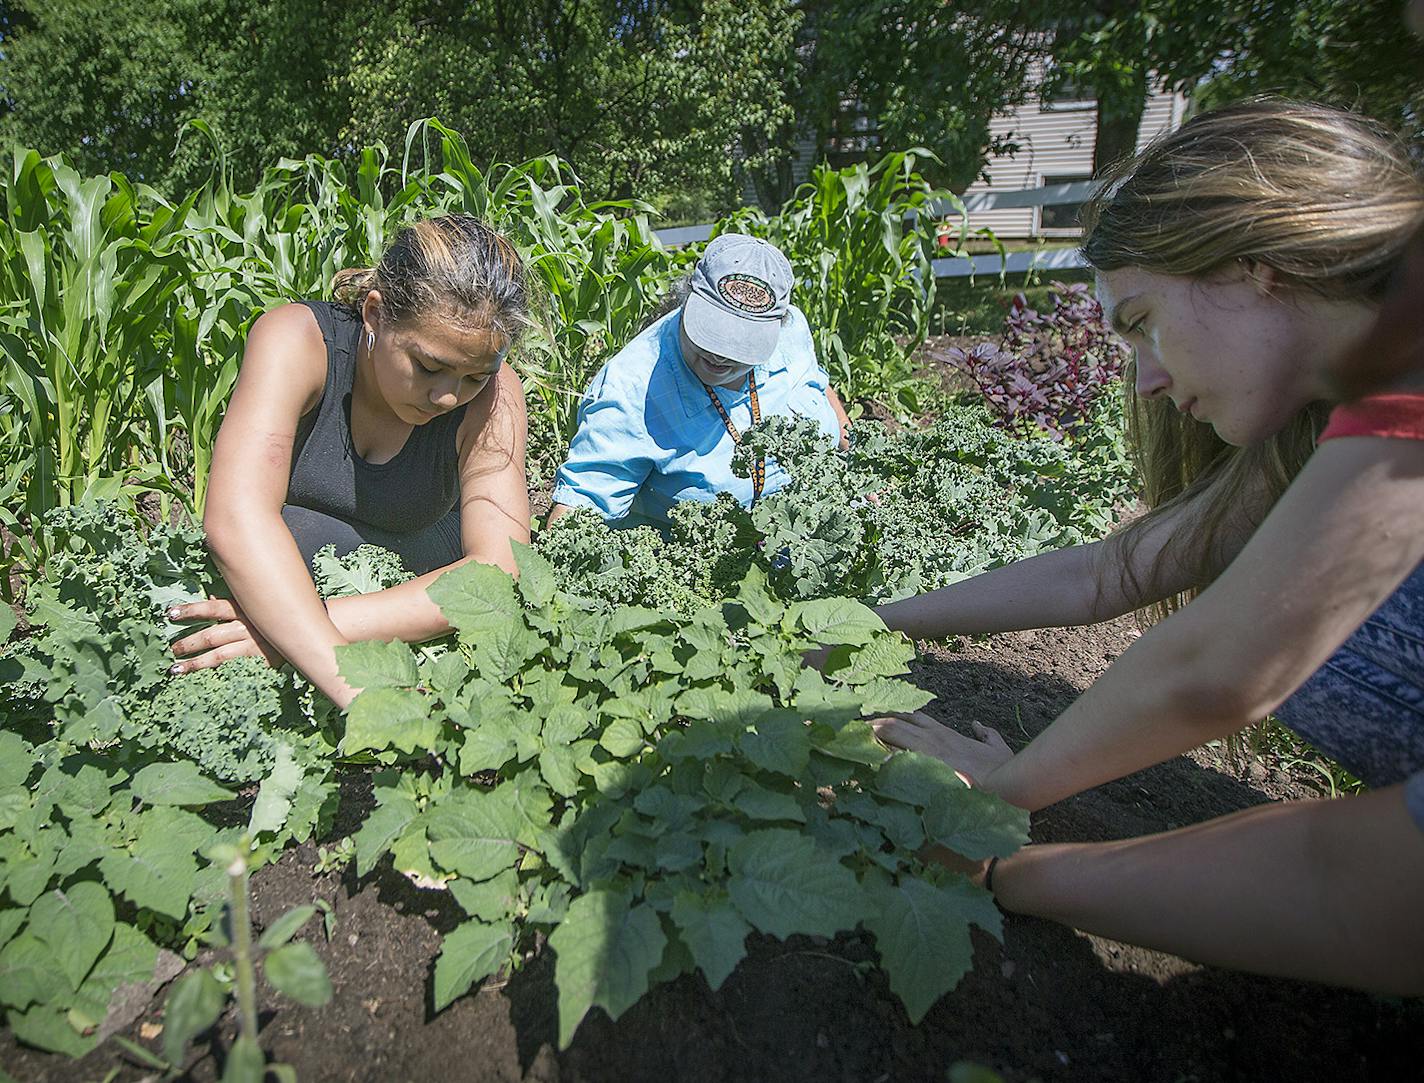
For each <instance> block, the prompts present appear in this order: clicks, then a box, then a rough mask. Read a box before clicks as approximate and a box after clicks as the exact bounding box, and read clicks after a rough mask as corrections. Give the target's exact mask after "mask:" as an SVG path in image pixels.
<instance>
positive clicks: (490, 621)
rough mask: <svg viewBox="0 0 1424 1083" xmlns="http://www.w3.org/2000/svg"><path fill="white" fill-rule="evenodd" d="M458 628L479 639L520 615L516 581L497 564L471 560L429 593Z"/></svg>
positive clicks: (446, 617)
mask: <svg viewBox="0 0 1424 1083" xmlns="http://www.w3.org/2000/svg"><path fill="white" fill-rule="evenodd" d="M425 592H426V593H427V594H428V595H430V600H431V601H433V602H434V603H435V604H436V605H438V606H439V607H440V612H441V613H443V614H444V615H445V619H446V620H448V621H449V622H450V623H451V624H452V625H453V626H454V627H455V628H457V629H459V630H460V631H461V632H463V633H464V634H466V635H468V636H470V637H472V638H475V639H478V637H479V635H480V634H481V633H482V632H484V631H485V630H487V629H490V628H498V627H501V626H503V625H507V624H508V623H509V621H510V620H511V618H515V619H518V618H519V616H520V605H519V599H518V598H516V597H515V595H514V580H513V579H511V578H510V576H509V573H507V572H504V571H501V570H500V569H499V568H496V567H495V566H494V565H493V564H479V563H476V562H474V561H471V562H470V563H469V564H462V565H460V566H459V567H458V568H452V569H451V570H450V571H448V572H446V573H445V574H444V575H442V576H440V578H438V579H436V580H435V582H433V583H431V584H430V586H429V587H427V588H426V591H425Z"/></svg>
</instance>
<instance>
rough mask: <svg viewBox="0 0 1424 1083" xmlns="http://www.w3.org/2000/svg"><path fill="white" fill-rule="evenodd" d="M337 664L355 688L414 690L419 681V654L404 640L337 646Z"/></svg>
mask: <svg viewBox="0 0 1424 1083" xmlns="http://www.w3.org/2000/svg"><path fill="white" fill-rule="evenodd" d="M336 665H337V670H338V672H339V673H340V674H341V676H342V677H344V678H345V679H346V682H347V683H348V684H350V685H351V687H352V688H411V687H413V686H414V685H415V683H416V681H417V680H419V674H418V673H417V671H416V666H415V654H414V653H413V652H412V651H411V649H410V647H409V645H407V644H405V643H402V642H401V641H400V640H394V641H392V642H390V643H382V642H380V641H378V640H368V641H363V642H359V643H350V644H346V645H344V646H340V647H337V648H336Z"/></svg>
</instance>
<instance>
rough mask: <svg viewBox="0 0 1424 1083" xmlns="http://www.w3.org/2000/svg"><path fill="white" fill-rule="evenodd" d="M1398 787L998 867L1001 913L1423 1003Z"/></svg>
mask: <svg viewBox="0 0 1424 1083" xmlns="http://www.w3.org/2000/svg"><path fill="white" fill-rule="evenodd" d="M1403 791H1404V787H1403V786H1402V785H1398V786H1390V787H1388V788H1387V789H1383V790H1377V791H1375V792H1373V793H1370V794H1366V795H1364V796H1361V797H1350V798H1342V799H1340V800H1335V801H1291V802H1287V803H1284V804H1276V805H1267V806H1262V807H1260V808H1254V809H1249V810H1247V811H1245V812H1239V813H1236V814H1234V815H1231V816H1224V817H1222V818H1220V819H1217V820H1211V821H1208V822H1207V823H1203V824H1197V825H1194V826H1192V827H1189V828H1185V829H1182V830H1179V831H1170V832H1167V833H1165V834H1160V835H1150V836H1147V837H1145V838H1136V839H1126V840H1123V841H1121V842H1109V843H1086V844H1081V843H1080V844H1068V845H1042V846H1027V847H1025V848H1024V849H1022V850H1020V851H1019V852H1018V853H1017V854H1014V855H1012V856H1011V857H1007V858H1004V859H1002V860H1001V861H999V863H998V865H997V867H996V868H995V871H994V890H995V894H996V896H997V898H998V900H999V902H1000V904H1001V905H1002V906H1004V907H1005V909H1008V910H1012V911H1015V912H1017V913H1022V914H1032V915H1034V916H1036V917H1043V918H1050V919H1052V920H1054V921H1060V922H1063V923H1064V924H1067V925H1071V926H1073V927H1074V928H1077V929H1083V930H1085V931H1087V932H1090V933H1096V934H1097V935H1099V936H1107V937H1111V938H1113V939H1114V940H1121V941H1125V942H1127V943H1131V944H1141V945H1143V946H1145V947H1150V948H1155V949H1157V950H1159V951H1169V952H1172V953H1173V954H1174V955H1181V956H1184V957H1186V958H1188V959H1192V960H1195V961H1197V962H1202V963H1210V964H1213V965H1216V966H1227V967H1233V968H1236V969H1240V970H1249V971H1254V972H1256V973H1261V974H1273V975H1278V976H1281V977H1291V978H1305V979H1309V980H1311V981H1323V982H1331V983H1335V984H1339V985H1350V986H1356V987H1358V988H1361V989H1369V990H1372V991H1374V992H1377V993H1385V994H1393V995H1396V996H1418V995H1420V994H1424V921H1420V919H1419V916H1420V914H1421V913H1424V832H1421V831H1420V829H1419V826H1418V825H1417V824H1415V823H1414V821H1413V820H1412V819H1411V818H1410V816H1409V813H1408V811H1407V809H1406V808H1405V803H1404V793H1403Z"/></svg>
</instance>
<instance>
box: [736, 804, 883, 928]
mask: <svg viewBox="0 0 1424 1083" xmlns="http://www.w3.org/2000/svg"><path fill="white" fill-rule="evenodd" d="M727 865H728V867H729V869H730V870H731V877H730V879H729V880H728V881H727V891H728V893H729V894H730V895H731V896H732V901H733V902H734V903H736V904H737V909H738V910H740V911H741V912H742V916H743V917H745V918H746V919H747V920H748V921H749V922H751V923H752V925H754V926H755V927H756V928H758V929H760V930H761V931H762V932H766V933H771V934H772V935H773V936H777V937H781V938H782V939H785V938H786V937H788V936H790V935H791V934H793V933H809V934H816V935H820V936H834V935H835V934H836V933H838V932H841V931H843V930H846V929H853V928H854V927H855V926H856V924H857V922H858V921H859V920H860V914H861V908H862V906H863V903H864V900H863V897H862V894H861V889H860V884H859V883H857V882H856V879H855V874H854V873H852V872H851V871H850V869H848V868H846V867H845V866H844V865H842V864H841V863H840V862H839V861H837V860H835V859H834V858H832V857H830V856H828V855H826V854H823V853H821V852H819V851H818V850H817V848H816V844H815V843H814V842H813V841H812V840H811V839H809V838H807V837H806V836H805V835H802V834H799V833H798V832H795V831H788V830H785V829H782V828H770V829H767V830H764V831H753V832H751V833H750V834H748V835H747V836H746V837H745V838H742V839H739V840H738V841H737V842H735V843H733V844H732V846H731V847H730V848H729V849H728V852H727Z"/></svg>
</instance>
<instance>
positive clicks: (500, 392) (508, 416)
mask: <svg viewBox="0 0 1424 1083" xmlns="http://www.w3.org/2000/svg"><path fill="white" fill-rule="evenodd" d="M527 432H528V419H527V414H526V411H525V405H524V391H523V388H522V387H521V386H520V383H519V377H518V375H516V374H515V372H514V371H513V370H512V369H511V368H510V367H509V366H508V365H504V366H501V368H500V370H499V374H498V375H497V376H496V377H495V379H493V380H491V381H490V385H489V387H487V388H486V389H485V391H484V392H482V393H481V394H480V395H479V397H478V398H476V399H475V401H474V402H473V403H471V404H470V408H469V409H468V410H467V411H466V414H465V419H464V421H463V422H462V423H461V426H460V436H459V440H460V533H461V541H462V544H463V547H464V551H465V555H464V557H463V558H462V559H460V560H458V561H456V562H455V563H454V564H451V565H449V566H448V567H445V568H437V569H436V570H435V571H433V572H428V573H427V574H425V575H422V576H419V577H418V578H416V579H412V580H410V581H409V582H406V583H402V584H401V585H400V586H398V587H392V588H391V589H389V590H383V591H379V592H378V593H374V594H360V595H355V596H353V597H349V598H334V599H332V601H331V603H330V607H331V616H332V620H333V621H334V622H335V623H336V626H337V627H338V628H340V629H341V632H342V634H343V635H345V636H346V637H347V638H348V639H351V640H362V639H382V640H391V639H402V640H405V641H406V642H408V643H417V642H420V641H422V640H426V639H433V638H435V637H436V636H440V635H444V634H445V633H446V632H448V631H449V630H450V624H449V622H448V621H447V620H445V618H444V616H443V615H442V614H441V612H440V609H439V608H438V607H437V606H436V605H435V603H434V602H432V601H431V600H430V596H429V595H428V594H427V593H426V588H427V587H428V586H430V584H431V583H433V582H435V580H436V579H438V578H439V577H440V576H441V575H443V574H444V573H445V572H447V571H449V570H450V568H455V567H459V565H461V564H467V563H469V562H470V561H478V562H480V563H484V564H495V565H497V566H499V567H501V568H503V569H504V570H505V571H507V572H509V573H510V574H511V575H513V574H515V573H516V572H517V568H516V567H515V563H514V551H513V548H512V547H511V545H510V543H511V542H513V541H519V542H523V543H525V544H528V542H529V489H528V485H527V481H526V476H525V468H524V457H525V456H524V445H525V440H526V436H527Z"/></svg>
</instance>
